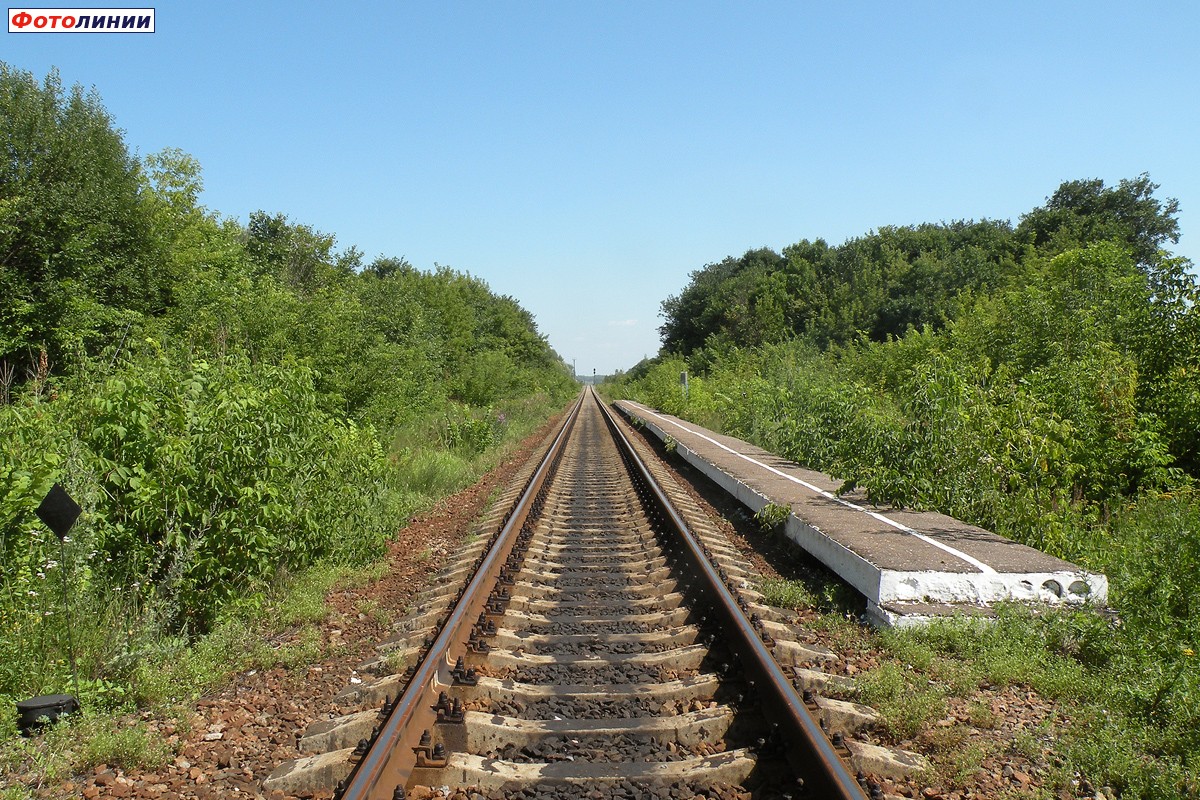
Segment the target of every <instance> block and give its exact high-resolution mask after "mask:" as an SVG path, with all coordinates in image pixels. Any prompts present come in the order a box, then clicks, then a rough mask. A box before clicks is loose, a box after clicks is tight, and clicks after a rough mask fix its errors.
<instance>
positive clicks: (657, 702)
mask: <svg viewBox="0 0 1200 800" xmlns="http://www.w3.org/2000/svg"><path fill="white" fill-rule="evenodd" d="M622 427H623V426H622V423H620V422H619V421H617V420H615V419H614V418H613V417H612V415H611V413H610V412H609V411H608V410H607V409H605V408H604V407H603V405H602V404H601V403H600V402H598V400H597V399H596V397H595V395H594V394H593V393H592V392H591V391H590V390H587V391H585V392H584V394H583V395H582V396H581V398H580V399H579V401H578V402H577V403H576V404H575V406H574V407H573V408H572V410H571V412H570V413H569V415H568V418H567V420H566V421H565V423H564V424H563V426H562V428H561V430H560V431H559V433H558V434H557V436H556V437H555V438H554V440H553V442H552V444H551V445H550V447H549V448H548V450H547V452H546V454H545V457H544V458H543V460H542V461H541V463H540V464H539V465H538V466H537V468H536V469H534V470H533V472H532V474H531V476H530V477H529V480H528V482H527V484H526V486H525V489H524V491H523V492H521V493H520V495H519V497H518V499H517V500H516V502H515V503H514V504H513V505H512V508H511V510H510V511H508V512H507V513H506V514H505V516H504V517H503V519H502V520H501V524H500V525H499V529H498V530H497V531H496V532H495V534H494V535H493V536H492V537H491V540H490V541H487V542H480V543H479V547H478V548H477V551H472V553H471V555H473V556H474V561H473V563H471V564H470V565H469V567H470V568H469V569H467V568H464V569H463V570H462V572H463V573H464V583H463V585H462V586H461V588H457V587H454V588H452V589H451V590H450V591H451V592H453V593H451V594H450V595H449V597H447V598H446V599H447V604H446V611H445V613H444V614H442V615H440V616H439V619H438V620H437V621H438V622H439V623H441V624H440V625H438V626H435V627H434V629H433V630H432V631H431V633H430V634H429V635H427V636H426V637H425V638H424V640H423V642H422V644H421V646H420V647H419V648H418V649H419V650H420V651H421V653H420V658H414V662H415V663H414V666H413V667H412V668H411V669H410V670H409V673H408V676H409V677H408V680H407V685H406V686H405V688H404V691H403V692H402V693H401V694H400V695H399V697H397V698H396V699H395V700H394V701H392V700H389V701H388V702H387V703H386V704H385V705H384V708H383V709H382V710H381V711H380V713H379V715H378V725H377V726H376V727H375V728H374V730H373V731H372V733H371V736H370V737H369V738H368V739H364V740H362V741H360V742H359V747H358V748H357V750H356V752H355V755H354V757H353V760H354V761H355V762H356V765H355V767H354V770H353V772H352V773H351V774H350V776H349V777H348V778H347V779H346V780H345V781H344V782H343V783H342V785H341V786H340V787H339V794H338V796H340V797H342V798H346V799H347V800H350V799H352V800H375V799H379V800H394V799H395V798H405V797H406V796H407V794H406V792H408V791H412V790H413V788H414V787H417V786H425V787H428V786H449V787H452V788H454V787H462V788H464V789H467V788H469V789H470V791H472V792H474V793H477V794H478V795H479V796H482V797H488V798H490V797H509V796H511V797H545V798H556V797H578V798H598V799H599V798H608V797H620V798H626V797H629V798H634V797H636V798H640V797H692V796H694V795H695V794H704V795H706V796H710V797H728V798H734V797H745V796H747V794H746V792H751V793H752V794H753V796H754V797H794V798H797V799H798V798H802V797H822V798H824V797H835V798H838V797H841V798H850V797H853V798H863V797H864V796H865V795H864V794H863V791H862V789H861V788H860V786H859V784H858V783H857V782H856V781H855V779H854V777H853V775H852V774H851V772H850V770H849V769H848V767H847V766H846V762H845V761H844V760H843V757H842V756H843V755H844V754H842V753H840V752H839V748H838V747H836V746H834V744H833V743H831V742H830V740H829V739H827V738H826V736H825V735H824V733H823V732H822V730H821V728H820V726H819V725H818V724H817V723H816V722H815V721H814V719H813V717H812V716H810V714H809V712H808V709H807V708H806V706H805V702H804V701H803V699H802V698H801V697H799V696H797V693H796V690H795V689H794V688H793V687H792V685H791V683H790V681H789V680H788V679H787V677H786V676H785V675H784V673H783V672H782V671H781V670H780V668H779V666H777V665H776V663H775V661H774V660H773V658H772V656H771V652H770V650H769V644H770V642H771V638H770V636H769V635H768V634H767V633H766V632H765V631H764V630H763V629H762V626H761V623H760V622H759V621H758V620H757V618H753V619H752V618H751V617H752V615H751V614H750V613H749V612H748V611H747V610H746V609H745V605H746V604H745V601H743V600H741V599H740V598H739V596H738V595H737V594H736V593H735V592H733V591H731V590H732V589H733V588H735V584H734V579H733V578H731V577H730V576H729V575H728V574H722V572H723V570H721V569H720V568H719V567H717V566H714V564H713V562H712V561H711V559H710V558H709V557H708V556H707V555H706V550H707V546H706V545H705V544H704V543H703V542H702V541H701V540H700V539H699V538H698V537H696V536H694V535H693V534H692V533H691V532H690V531H688V530H687V526H686V524H685V523H684V521H683V519H682V517H681V516H680V514H679V513H678V512H677V511H676V510H675V508H674V507H673V506H672V504H671V502H670V500H668V498H667V496H666V495H665V493H664V492H663V490H662V489H661V488H660V487H659V486H658V485H657V484H656V482H655V481H654V479H653V477H652V475H651V471H650V470H649V469H648V468H647V466H646V465H644V464H643V463H642V461H641V460H640V459H639V457H638V455H637V453H636V450H635V449H634V448H633V447H632V445H631V444H630V443H629V441H628V437H627V436H626V435H625V433H624V432H623V430H622ZM466 576H470V577H469V579H466ZM455 589H457V591H455Z"/></svg>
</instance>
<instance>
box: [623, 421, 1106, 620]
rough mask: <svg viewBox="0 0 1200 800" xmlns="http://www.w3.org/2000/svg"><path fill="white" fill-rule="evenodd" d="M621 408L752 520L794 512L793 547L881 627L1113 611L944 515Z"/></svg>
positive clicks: (1073, 571) (1075, 574)
mask: <svg viewBox="0 0 1200 800" xmlns="http://www.w3.org/2000/svg"><path fill="white" fill-rule="evenodd" d="M615 405H616V407H617V408H618V409H619V410H620V411H621V412H622V413H623V414H625V416H626V417H629V418H632V419H635V420H638V421H639V422H640V423H641V424H644V425H645V428H646V430H647V431H648V432H650V433H651V434H653V435H654V436H655V437H657V438H658V439H660V440H662V441H667V440H668V439H669V440H670V441H672V442H673V443H674V445H675V450H676V453H678V454H679V455H680V456H682V457H683V458H684V459H685V460H686V461H687V462H688V463H689V464H691V465H692V466H694V467H695V468H696V469H698V470H700V471H701V472H703V473H704V474H705V475H707V476H708V477H709V478H711V479H712V480H713V481H714V482H716V483H717V484H718V485H719V486H721V487H723V488H724V489H725V490H726V491H728V492H729V493H730V494H732V495H734V496H735V497H736V498H737V499H738V500H740V501H741V502H742V503H743V504H744V505H746V506H747V507H748V508H749V509H750V510H751V511H754V512H757V511H759V510H760V509H762V508H763V507H764V506H766V505H767V504H774V505H781V506H787V507H788V508H790V509H791V513H790V515H789V516H788V518H787V520H786V522H785V525H784V531H785V533H786V534H787V536H788V538H790V539H792V540H793V541H795V542H796V543H797V544H799V545H800V546H801V547H803V548H804V549H805V550H807V551H808V552H809V553H810V554H812V555H813V556H814V557H816V558H817V559H818V560H820V561H821V562H822V563H824V564H825V565H826V566H827V567H829V568H830V569H831V570H833V571H834V572H836V573H837V574H838V575H840V576H841V577H842V579H843V580H845V581H846V582H847V583H849V584H850V585H851V586H853V587H854V588H855V589H857V590H858V591H859V592H861V593H862V594H863V595H864V596H865V597H866V598H867V601H868V606H869V607H870V608H872V609H873V610H877V609H880V608H881V607H882V606H889V607H890V609H891V610H892V613H879V612H878V611H876V613H874V614H872V618H873V619H874V620H875V621H876V622H878V623H880V624H896V622H895V620H896V619H897V617H896V616H895V610H897V609H902V608H904V607H905V604H924V605H926V606H927V605H930V604H945V603H971V604H976V605H987V604H989V603H994V602H997V601H1003V600H1013V601H1024V602H1040V603H1047V604H1064V603H1065V604H1075V605H1083V604H1089V603H1090V604H1095V605H1102V604H1104V603H1105V602H1107V599H1108V579H1107V578H1106V577H1105V576H1104V575H1102V574H1098V573H1094V572H1088V571H1087V570H1085V569H1083V568H1082V567H1079V566H1077V565H1075V564H1072V563H1070V562H1068V561H1063V560H1062V559H1059V558H1054V557H1053V556H1049V555H1047V554H1045V553H1042V552H1040V551H1038V550H1035V549H1033V548H1031V547H1026V546H1025V545H1022V544H1018V543H1017V542H1014V541H1011V540H1009V539H1006V538H1004V537H1003V536H999V535H997V534H995V533H992V532H990V531H987V530H984V529H983V528H979V527H976V526H974V525H968V524H967V523H965V522H962V521H960V520H957V519H954V518H953V517H948V516H946V515H945V514H938V513H934V512H925V511H911V510H906V509H897V508H891V507H886V506H877V505H873V504H870V503H868V502H867V500H866V498H865V495H864V493H863V492H861V491H858V492H848V493H846V494H844V495H839V494H838V493H837V492H838V489H839V488H840V487H841V485H842V482H841V481H839V480H837V479H835V478H833V477H831V476H829V475H825V474H824V473H821V472H817V471H815V470H810V469H806V468H804V467H801V466H799V465H797V464H794V463H792V462H790V461H787V460H785V459H782V458H780V457H779V456H777V455H773V454H771V453H768V452H767V451H765V450H763V449H762V448H759V447H756V446H754V445H752V444H750V443H748V442H744V441H742V440H740V439H735V438H733V437H731V436H724V435H721V434H717V433H714V432H713V431H709V430H706V429H704V428H701V427H699V426H698V425H694V424H693V423H690V422H685V421H684V420H681V419H679V418H677V417H673V416H671V415H668V414H661V413H659V412H658V411H656V410H654V409H651V408H648V407H647V406H644V405H641V404H640V403H634V402H631V401H624V400H623V401H619V402H617V403H616V404H615ZM930 618H932V617H930Z"/></svg>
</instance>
